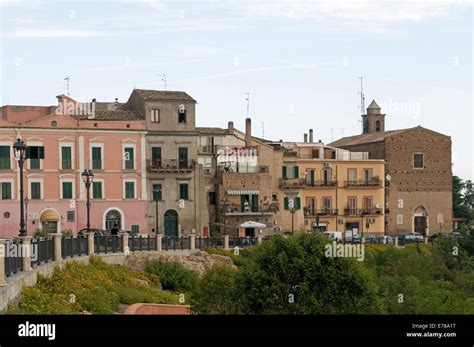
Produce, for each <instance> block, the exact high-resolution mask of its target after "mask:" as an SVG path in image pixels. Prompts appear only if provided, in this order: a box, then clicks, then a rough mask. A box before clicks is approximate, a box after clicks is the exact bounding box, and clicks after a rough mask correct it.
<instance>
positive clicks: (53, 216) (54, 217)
mask: <svg viewBox="0 0 474 347" xmlns="http://www.w3.org/2000/svg"><path fill="white" fill-rule="evenodd" d="M40 221H42V222H57V221H59V215H58V214H57V213H56V212H54V211H53V210H48V211H44V212H43V213H42V214H41V217H40Z"/></svg>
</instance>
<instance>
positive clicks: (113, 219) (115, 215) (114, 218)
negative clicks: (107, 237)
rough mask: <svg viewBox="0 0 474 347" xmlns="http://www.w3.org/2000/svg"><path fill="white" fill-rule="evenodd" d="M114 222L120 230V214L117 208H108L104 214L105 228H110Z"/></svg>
mask: <svg viewBox="0 0 474 347" xmlns="http://www.w3.org/2000/svg"><path fill="white" fill-rule="evenodd" d="M115 224H117V226H118V227H119V229H120V230H122V215H121V214H120V212H119V211H117V210H110V211H108V212H107V214H106V215H105V229H106V230H110V229H112V228H113V227H114V225H115Z"/></svg>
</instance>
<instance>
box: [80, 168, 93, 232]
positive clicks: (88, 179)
mask: <svg viewBox="0 0 474 347" xmlns="http://www.w3.org/2000/svg"><path fill="white" fill-rule="evenodd" d="M81 177H82V182H84V185H85V186H86V194H87V203H86V208H87V232H88V233H89V232H90V228H91V220H90V210H91V202H90V194H89V191H90V187H91V184H92V182H93V181H94V174H93V173H92V171H91V170H86V169H84V172H83V173H82V174H81Z"/></svg>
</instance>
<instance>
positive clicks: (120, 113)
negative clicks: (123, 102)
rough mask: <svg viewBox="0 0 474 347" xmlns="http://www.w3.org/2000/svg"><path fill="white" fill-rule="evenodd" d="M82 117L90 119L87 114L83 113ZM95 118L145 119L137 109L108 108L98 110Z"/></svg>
mask: <svg viewBox="0 0 474 347" xmlns="http://www.w3.org/2000/svg"><path fill="white" fill-rule="evenodd" d="M79 118H80V119H83V120H86V119H89V118H88V116H87V115H81V116H80V117H79ZM93 119H94V120H143V117H142V116H141V115H140V114H139V113H138V112H135V111H131V110H110V111H109V110H107V111H96V112H95V117H94V118H93Z"/></svg>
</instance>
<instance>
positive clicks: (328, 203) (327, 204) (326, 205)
mask: <svg viewBox="0 0 474 347" xmlns="http://www.w3.org/2000/svg"><path fill="white" fill-rule="evenodd" d="M331 208H332V198H331V197H330V196H325V197H323V209H324V211H325V212H326V213H328V214H330V213H331Z"/></svg>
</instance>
